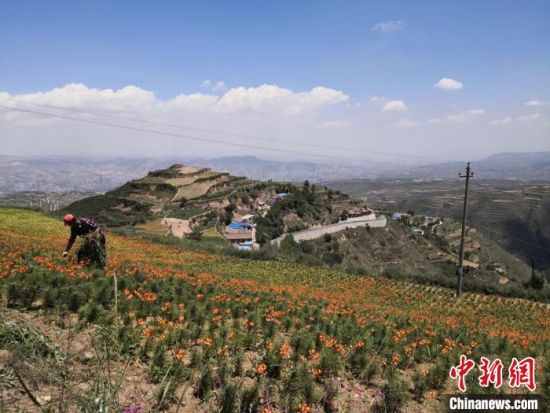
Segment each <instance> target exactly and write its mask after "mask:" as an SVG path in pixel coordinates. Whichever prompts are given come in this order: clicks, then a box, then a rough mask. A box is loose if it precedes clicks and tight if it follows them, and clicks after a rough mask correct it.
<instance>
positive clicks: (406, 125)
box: [392, 119, 420, 129]
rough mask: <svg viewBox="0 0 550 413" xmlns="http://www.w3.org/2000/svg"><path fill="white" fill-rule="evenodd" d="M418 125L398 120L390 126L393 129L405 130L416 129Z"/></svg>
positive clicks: (409, 121) (407, 120) (405, 120)
mask: <svg viewBox="0 0 550 413" xmlns="http://www.w3.org/2000/svg"><path fill="white" fill-rule="evenodd" d="M419 125H420V124H419V123H418V122H413V121H411V120H409V119H399V120H398V121H397V122H395V123H394V124H393V125H392V126H393V127H394V128H403V129H406V128H416V127H418V126H419Z"/></svg>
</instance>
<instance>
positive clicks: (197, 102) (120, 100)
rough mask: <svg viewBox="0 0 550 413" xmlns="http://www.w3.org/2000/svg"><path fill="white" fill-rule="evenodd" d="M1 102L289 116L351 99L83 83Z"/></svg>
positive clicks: (334, 94)
mask: <svg viewBox="0 0 550 413" xmlns="http://www.w3.org/2000/svg"><path fill="white" fill-rule="evenodd" d="M209 84H210V85H213V84H212V83H209ZM214 86H215V84H214ZM0 100H11V101H12V103H20V104H21V103H22V104H40V105H52V106H63V107H74V108H84V107H85V108H90V109H94V108H100V109H103V110H105V111H118V110H130V109H135V110H138V109H139V110H143V109H152V110H154V111H156V112H166V111H171V110H185V111H193V112H197V111H198V112H214V113H218V112H223V113H235V112H240V111H257V112H265V111H272V112H274V113H282V114H286V115H288V114H301V113H307V112H309V113H312V112H314V111H316V110H317V109H319V108H323V107H328V106H332V105H336V104H339V103H345V102H347V101H348V100H349V97H348V96H347V95H346V94H344V93H343V92H341V91H339V90H335V89H330V88H327V87H322V86H318V87H315V88H313V89H311V90H310V91H306V92H294V91H292V90H290V89H285V88H282V87H280V86H277V85H261V86H258V87H249V88H245V87H237V88H232V89H229V90H228V91H227V92H225V93H222V94H221V95H213V94H204V93H192V94H189V95H183V94H182V95H178V96H176V97H174V98H172V99H169V100H165V101H163V100H160V99H158V98H157V97H156V96H155V94H154V93H153V92H150V91H147V90H144V89H141V88H139V87H136V86H126V87H124V88H121V89H119V90H112V89H94V88H88V87H87V86H86V85H83V84H68V85H66V86H64V87H61V88H55V89H53V90H51V91H49V92H44V93H42V92H37V93H29V94H23V95H17V96H13V97H11V96H9V95H8V94H6V93H3V94H1V95H0Z"/></svg>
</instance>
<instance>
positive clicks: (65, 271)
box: [0, 208, 550, 413]
mask: <svg viewBox="0 0 550 413" xmlns="http://www.w3.org/2000/svg"><path fill="white" fill-rule="evenodd" d="M67 237H68V231H67V229H66V228H64V227H63V225H62V223H61V221H58V220H56V219H53V218H51V217H49V216H47V215H44V214H41V213H38V212H33V211H29V210H22V209H12V208H0V292H1V306H0V386H1V388H0V391H1V392H0V395H1V397H2V398H1V399H0V403H1V404H0V411H2V409H4V410H5V411H66V412H73V411H124V412H138V411H142V412H149V411H170V412H201V411H203V412H210V411H221V412H262V413H268V412H301V413H308V412H365V411H385V412H395V411H407V412H408V411H413V412H424V411H426V412H431V411H441V410H443V409H444V395H445V394H449V393H457V392H458V391H457V387H456V386H457V384H456V381H453V380H451V379H450V378H449V369H450V367H451V366H453V365H456V364H458V362H459V358H460V355H467V356H468V357H469V358H471V359H473V360H475V361H476V362H479V360H480V358H481V357H482V356H484V357H487V358H489V359H491V360H494V359H496V358H500V359H501V360H502V362H503V364H504V365H505V366H508V365H509V364H510V362H511V361H512V359H513V358H517V359H523V358H525V357H529V356H530V357H534V358H535V362H536V383H537V388H536V390H535V393H538V394H543V397H544V398H545V400H546V401H547V402H548V397H549V394H548V392H549V389H550V381H549V380H550V378H549V370H550V364H549V363H550V345H549V343H550V308H549V307H548V306H547V305H545V304H542V303H536V302H532V301H528V300H523V299H508V298H503V297H498V296H491V295H481V294H475V293H465V294H463V296H462V297H461V298H460V299H457V298H455V297H454V295H453V292H452V291H450V290H447V289H443V288H436V287H427V286H419V285H415V284H412V283H407V282H401V281H393V280H389V279H386V278H384V277H359V276H353V275H350V274H345V273H340V272H337V271H331V270H328V269H323V268H318V267H312V266H302V265H298V264H291V263H284V262H280V261H254V260H251V259H247V258H238V257H228V256H222V255H216V254H212V253H204V252H197V251H191V250H184V249H182V248H181V247H176V246H167V245H161V244H159V243H153V242H150V241H147V240H144V239H140V238H136V237H124V236H122V235H115V234H110V233H108V234H107V245H108V265H107V268H106V270H105V272H103V271H98V270H92V269H89V268H87V267H85V266H82V265H79V264H77V263H75V262H73V261H71V260H69V261H67V260H64V259H62V258H61V251H62V250H63V248H64V245H65V242H66V240H67ZM2 363H4V365H5V366H6V367H5V368H2V365H3V364H2ZM477 377H478V376H477V375H476V374H473V373H472V374H470V375H469V376H467V386H468V392H469V393H505V394H508V393H518V392H520V393H525V392H528V390H526V389H525V388H519V389H512V388H510V387H509V386H508V385H507V383H506V382H505V384H504V385H503V386H502V387H500V388H499V389H494V388H491V387H489V388H483V387H481V386H480V385H479V383H478V381H477ZM23 384H24V386H23ZM38 405H40V407H38ZM48 409H49V410H48Z"/></svg>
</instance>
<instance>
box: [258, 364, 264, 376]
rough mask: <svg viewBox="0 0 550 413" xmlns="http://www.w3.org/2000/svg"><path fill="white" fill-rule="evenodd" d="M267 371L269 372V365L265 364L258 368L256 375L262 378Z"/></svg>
mask: <svg viewBox="0 0 550 413" xmlns="http://www.w3.org/2000/svg"><path fill="white" fill-rule="evenodd" d="M266 371H267V365H265V364H260V365H259V366H257V367H256V373H258V374H259V375H260V376H261V375H262V374H264V373H265V372H266Z"/></svg>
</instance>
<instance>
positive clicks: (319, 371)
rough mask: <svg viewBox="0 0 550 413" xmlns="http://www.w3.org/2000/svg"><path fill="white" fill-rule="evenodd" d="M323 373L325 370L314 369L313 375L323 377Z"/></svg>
mask: <svg viewBox="0 0 550 413" xmlns="http://www.w3.org/2000/svg"><path fill="white" fill-rule="evenodd" d="M322 375H323V370H321V369H313V376H315V377H321V376H322Z"/></svg>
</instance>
